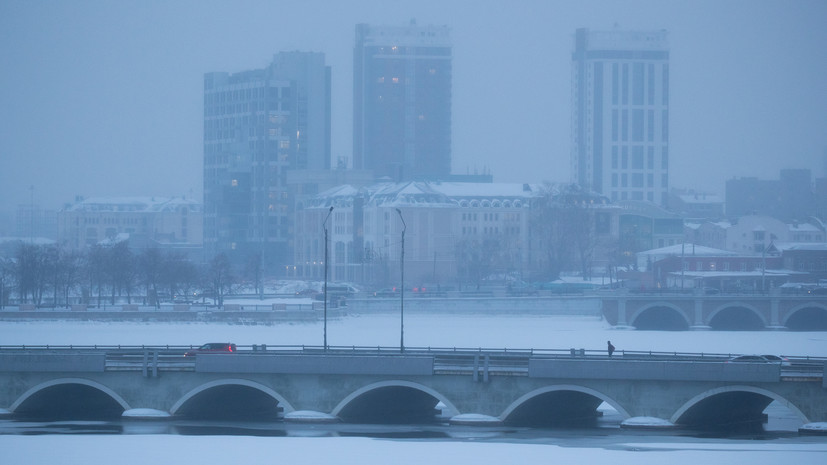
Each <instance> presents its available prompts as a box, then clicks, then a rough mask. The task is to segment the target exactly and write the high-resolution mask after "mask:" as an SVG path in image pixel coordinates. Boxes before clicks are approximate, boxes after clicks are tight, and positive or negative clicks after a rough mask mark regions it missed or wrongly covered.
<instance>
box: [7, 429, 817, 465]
mask: <svg viewBox="0 0 827 465" xmlns="http://www.w3.org/2000/svg"><path fill="white" fill-rule="evenodd" d="M621 446H622V447H619V448H618V447H613V448H600V447H590V448H586V447H561V446H557V445H548V444H510V443H494V442H478V441H472V440H465V441H461V440H454V441H410V440H404V441H400V440H386V439H369V438H356V437H351V438H341V437H324V438H304V437H250V436H168V435H116V436H100V435H63V436H53V435H52V436H48V435H47V436H0V451H2V459H3V463H8V464H21V465H22V464H25V465H53V464H60V465H103V464H115V463H116V464H118V465H146V464H148V463H174V464H175V465H203V464H205V463H250V464H259V463H286V464H291V465H319V464H325V463H336V464H339V465H379V464H381V465H385V464H387V463H394V464H395V465H421V464H423V463H428V464H450V465H464V464H474V465H489V464H490V465H507V464H545V463H561V464H577V463H611V464H618V465H620V464H634V465H663V464H664V463H669V464H672V465H690V464H698V463H731V464H736V463H743V464H750V465H777V464H779V463H795V464H796V465H810V464H813V465H815V464H818V465H821V464H823V463H824V458H825V457H827V444H825V443H818V444H756V443H755V441H751V442H731V443H730V442H725V443H710V442H703V443H700V444H697V443H695V444H685V443H674V444H673V443H634V444H623V445H621Z"/></svg>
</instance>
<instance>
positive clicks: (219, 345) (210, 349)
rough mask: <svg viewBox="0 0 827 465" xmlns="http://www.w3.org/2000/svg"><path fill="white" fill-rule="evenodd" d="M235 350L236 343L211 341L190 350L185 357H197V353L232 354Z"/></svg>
mask: <svg viewBox="0 0 827 465" xmlns="http://www.w3.org/2000/svg"><path fill="white" fill-rule="evenodd" d="M235 351H236V348H235V344H233V343H231V342H210V343H207V344H204V345H203V346H201V347H199V348H197V349H193V350H188V351H187V352H186V353H185V354H184V357H195V356H196V355H197V354H221V353H224V354H232V353H234V352H235Z"/></svg>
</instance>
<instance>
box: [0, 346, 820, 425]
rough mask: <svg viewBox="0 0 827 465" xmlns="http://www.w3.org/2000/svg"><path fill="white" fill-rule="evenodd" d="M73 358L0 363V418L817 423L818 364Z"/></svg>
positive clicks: (413, 357)
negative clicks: (793, 370)
mask: <svg viewBox="0 0 827 465" xmlns="http://www.w3.org/2000/svg"><path fill="white" fill-rule="evenodd" d="M20 357H22V359H20ZM74 357H76V360H74V362H73V361H72V359H73V358H74ZM74 357H73V356H68V355H66V356H61V360H62V362H61V363H59V364H56V361H55V360H50V357H48V356H39V357H35V358H36V359H37V360H39V361H37V362H35V363H32V362H33V360H34V359H33V358H32V357H30V356H28V357H27V356H25V355H24V354H21V355H18V356H13V355H3V356H0V409H6V410H8V411H9V412H10V413H11V414H14V415H37V414H44V413H49V411H60V410H61V408H63V406H66V405H69V404H71V405H72V406H73V408H74V407H78V408H79V409H75V410H67V411H66V412H64V413H66V414H67V415H77V414H78V412H81V413H95V412H97V413H100V414H101V415H102V416H104V417H107V416H112V415H115V416H118V415H120V414H122V413H124V412H129V411H134V410H135V409H149V410H153V411H158V412H163V413H166V414H169V415H172V416H180V417H188V418H233V417H236V418H251V417H254V416H255V415H258V417H257V418H267V419H275V418H278V417H279V416H280V415H281V414H290V413H292V412H297V411H313V412H319V413H322V414H327V415H330V416H332V417H339V418H341V419H343V420H345V421H350V422H385V421H389V422H405V421H424V420H426V419H428V418H433V416H434V414H435V410H434V409H435V408H436V406H437V404H438V403H442V404H443V405H444V406H445V411H446V412H447V413H448V414H449V415H461V414H477V415H482V416H486V417H489V418H492V419H495V420H497V421H501V422H504V423H508V424H515V425H543V424H554V423H567V422H576V421H582V420H587V419H589V418H594V416H595V414H596V413H595V410H596V408H597V407H598V406H599V405H600V404H601V403H602V402H606V403H607V404H609V405H611V406H612V407H613V408H615V409H616V410H617V411H618V412H619V414H620V415H621V416H622V417H624V418H633V417H655V418H659V419H662V420H664V421H668V422H671V423H674V424H678V425H685V426H692V427H705V426H709V425H711V424H713V423H718V422H727V421H730V422H731V421H746V420H755V419H760V418H761V412H762V411H763V410H764V408H765V407H766V406H767V405H768V404H769V403H770V402H772V401H778V402H780V403H782V404H783V405H785V406H787V407H788V408H789V409H790V410H791V411H792V412H793V413H794V414H795V415H797V416H798V417H799V418H800V420H801V422H802V423H809V422H815V421H820V422H823V421H827V382H825V381H824V378H823V371H824V362H822V364H821V366H820V367H819V368H820V370H819V372H818V373H817V375H816V374H809V375H807V376H804V377H797V378H794V379H793V378H790V377H789V375H782V372H781V367H780V366H779V365H775V364H751V363H747V364H731V363H722V362H721V363H719V362H698V361H685V360H683V361H682V360H624V359H612V360H609V359H603V360H595V359H587V358H583V359H580V358H577V357H574V358H564V357H554V358H543V357H537V356H531V355H527V356H525V357H512V358H509V359H508V360H509V362H508V363H507V364H503V363H501V361H502V358H500V359H497V358H495V357H491V358H490V360H491V361H490V364H488V365H481V364H479V363H478V364H476V365H474V366H473V371H472V370H470V369H468V365H462V364H459V363H456V364H455V363H445V362H444V361H443V362H440V363H439V364H436V363H435V357H434V356H428V355H413V354H411V355H409V354H404V355H403V354H396V355H387V354H378V353H377V354H374V355H370V356H367V355H360V356H343V355H334V356H326V355H265V354H253V353H250V354H234V355H206V354H201V355H199V356H198V357H197V361H196V363H195V365H194V371H182V370H177V371H165V370H159V371H157V372H155V373H153V372H152V371H141V370H132V371H127V370H120V371H117V370H111V369H106V368H105V367H104V366H101V365H100V363H98V362H99V360H100V357H99V356H98V355H96V354H87V355H84V354H77V355H76V356H74ZM468 357H471V359H473V357H474V355H468ZM500 357H502V355H500ZM498 360H499V361H498ZM22 361H27V362H29V363H28V364H26V363H22ZM75 362H76V363H75ZM10 368H15V369H11V370H10ZM479 370H482V371H483V373H482V376H479V372H478V371H479ZM475 373H476V374H477V376H475ZM67 394H72V395H73V396H74V397H73V398H68V397H67Z"/></svg>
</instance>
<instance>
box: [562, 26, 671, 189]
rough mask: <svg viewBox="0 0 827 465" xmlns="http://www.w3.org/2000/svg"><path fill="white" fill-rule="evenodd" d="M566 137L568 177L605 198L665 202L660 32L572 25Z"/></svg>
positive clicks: (664, 48) (664, 52) (665, 74)
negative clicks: (569, 153)
mask: <svg viewBox="0 0 827 465" xmlns="http://www.w3.org/2000/svg"><path fill="white" fill-rule="evenodd" d="M572 142H573V143H572V174H573V181H574V182H576V183H577V184H580V186H582V187H583V188H585V189H590V190H592V191H595V192H599V193H601V194H603V195H605V196H606V197H608V198H610V199H611V200H647V201H650V202H653V203H656V204H659V205H666V202H667V193H668V190H669V48H668V44H667V33H666V31H663V30H660V31H620V30H615V31H589V30H588V29H578V30H577V31H576V33H575V39H574V52H573V54H572Z"/></svg>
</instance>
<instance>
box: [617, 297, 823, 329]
mask: <svg viewBox="0 0 827 465" xmlns="http://www.w3.org/2000/svg"><path fill="white" fill-rule="evenodd" d="M602 308H603V315H604V316H605V317H606V319H607V320H608V321H609V323H611V324H612V325H614V326H620V327H634V328H637V329H662V330H682V329H699V330H705V329H725V330H760V329H792V330H808V331H827V296H824V295H805V296H798V295H784V294H777V293H774V294H769V295H749V294H721V295H697V294H671V293H663V294H654V293H653V294H643V293H642V294H634V293H624V294H612V295H611V296H608V295H607V296H604V297H602Z"/></svg>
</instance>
